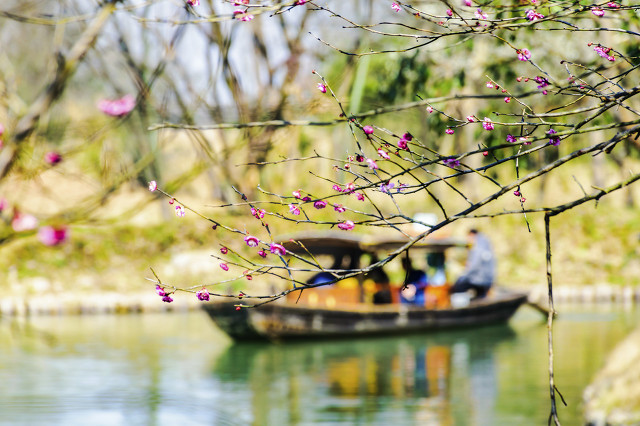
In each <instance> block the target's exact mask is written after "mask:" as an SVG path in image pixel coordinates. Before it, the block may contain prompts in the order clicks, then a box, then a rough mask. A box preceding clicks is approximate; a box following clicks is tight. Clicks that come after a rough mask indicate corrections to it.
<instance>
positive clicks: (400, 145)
mask: <svg viewBox="0 0 640 426" xmlns="http://www.w3.org/2000/svg"><path fill="white" fill-rule="evenodd" d="M398 148H400V149H407V150H408V149H409V144H408V140H407V139H405V138H402V139H399V140H398Z"/></svg>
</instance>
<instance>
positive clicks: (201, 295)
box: [196, 288, 209, 301]
mask: <svg viewBox="0 0 640 426" xmlns="http://www.w3.org/2000/svg"><path fill="white" fill-rule="evenodd" d="M196 297H197V298H198V300H202V301H205V300H209V292H208V291H207V289H206V288H203V289H202V290H200V291H198V292H197V293H196Z"/></svg>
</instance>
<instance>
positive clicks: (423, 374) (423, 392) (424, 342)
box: [213, 325, 516, 425]
mask: <svg viewBox="0 0 640 426" xmlns="http://www.w3.org/2000/svg"><path fill="white" fill-rule="evenodd" d="M515 337H516V333H515V332H514V331H513V330H512V329H511V328H510V327H509V326H508V325H501V326H493V327H486V328H481V329H477V330H474V331H473V332H469V331H463V330H460V331H449V332H447V333H437V334H435V335H429V336H406V337H398V338H376V339H357V340H353V341H351V340H342V341H331V342H327V341H322V342H307V343H289V344H280V345H274V344H259V343H247V344H242V343H238V344H234V345H231V346H230V347H229V348H228V350H227V351H226V352H225V353H223V354H222V355H221V356H220V357H219V358H218V359H217V360H216V362H215V365H214V368H213V369H214V375H215V377H216V378H217V379H219V380H222V381H224V382H226V383H228V384H231V383H232V384H233V386H228V387H227V389H232V391H231V392H228V393H225V395H222V396H221V398H222V400H220V401H216V404H227V403H229V404H235V405H236V406H238V405H239V404H240V405H242V409H243V410H248V411H250V412H251V416H250V417H251V418H252V421H253V422H254V423H257V424H285V423H291V422H292V421H293V422H296V423H297V422H303V423H305V422H332V421H338V420H339V419H341V420H342V421H344V420H345V419H348V418H350V415H351V416H353V418H354V419H355V418H356V417H357V418H363V417H362V416H363V415H364V418H366V419H369V420H370V421H372V422H374V423H378V422H381V423H387V424H388V423H391V422H393V421H396V422H401V423H403V424H407V423H413V422H416V421H421V422H423V424H438V425H440V424H442V425H446V424H461V423H460V421H461V422H462V423H463V424H466V423H467V422H468V421H469V418H468V416H469V415H470V413H471V415H472V416H473V417H475V416H476V415H477V418H478V419H482V422H483V423H484V422H485V421H487V420H490V419H491V415H492V414H491V413H492V411H493V407H494V405H495V399H496V397H497V391H496V388H497V382H498V378H497V377H495V376H496V368H495V354H496V350H497V348H498V347H499V346H500V345H501V344H504V343H507V342H509V341H510V340H512V339H514V338H515ZM248 394H250V398H249V400H247V399H246V398H247V396H248ZM243 400H245V401H246V403H247V404H246V406H245V405H244V404H245V403H243V402H240V401H243ZM459 405H460V406H459ZM473 413H475V414H473ZM246 414H248V413H246V412H245V415H246ZM292 419H295V420H292ZM469 423H470V424H473V422H469Z"/></svg>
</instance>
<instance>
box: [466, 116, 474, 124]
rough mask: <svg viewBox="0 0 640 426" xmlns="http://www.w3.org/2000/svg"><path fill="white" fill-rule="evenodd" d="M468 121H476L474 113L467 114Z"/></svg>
mask: <svg viewBox="0 0 640 426" xmlns="http://www.w3.org/2000/svg"><path fill="white" fill-rule="evenodd" d="M467 121H468V122H469V123H473V122H474V121H476V118H475V117H474V116H473V115H467Z"/></svg>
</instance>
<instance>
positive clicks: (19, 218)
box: [11, 211, 38, 232]
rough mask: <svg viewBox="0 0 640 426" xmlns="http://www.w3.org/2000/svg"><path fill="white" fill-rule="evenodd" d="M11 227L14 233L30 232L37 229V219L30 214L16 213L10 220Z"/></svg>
mask: <svg viewBox="0 0 640 426" xmlns="http://www.w3.org/2000/svg"><path fill="white" fill-rule="evenodd" d="M11 227H12V228H13V230H14V231H16V232H22V231H31V230H32V229H36V228H37V227H38V219H36V217H35V216H33V215H31V214H28V213H20V212H18V211H16V212H15V213H14V215H13V219H12V220H11Z"/></svg>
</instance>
